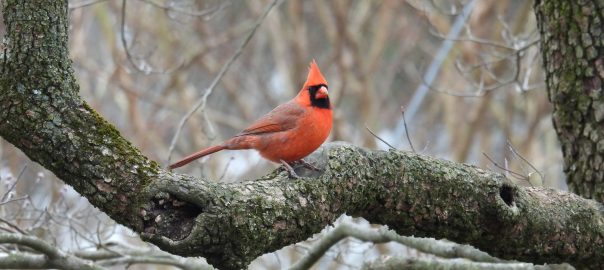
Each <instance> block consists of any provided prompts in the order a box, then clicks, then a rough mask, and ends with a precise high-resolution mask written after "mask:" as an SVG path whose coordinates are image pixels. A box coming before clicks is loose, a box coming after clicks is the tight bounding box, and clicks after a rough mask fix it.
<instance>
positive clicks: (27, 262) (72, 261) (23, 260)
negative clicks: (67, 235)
mask: <svg viewBox="0 0 604 270" xmlns="http://www.w3.org/2000/svg"><path fill="white" fill-rule="evenodd" d="M0 243H1V244H18V245H22V246H27V247H30V248H32V249H34V250H36V251H39V252H41V253H43V254H44V255H34V254H24V253H16V254H9V255H8V256H5V257H0V268H2V269H8V268H19V269H44V268H59V269H74V270H80V269H81V270H86V269H91V270H100V269H103V268H102V267H99V266H96V265H94V264H92V263H90V262H89V261H85V260H82V259H80V258H78V257H75V256H73V255H70V254H67V253H64V252H63V251H61V250H59V249H57V248H56V247H54V246H51V245H49V244H48V243H46V242H44V241H43V240H41V239H38V238H36V237H33V236H26V235H20V234H11V233H0Z"/></svg>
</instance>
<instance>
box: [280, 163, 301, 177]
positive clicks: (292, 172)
mask: <svg viewBox="0 0 604 270" xmlns="http://www.w3.org/2000/svg"><path fill="white" fill-rule="evenodd" d="M281 164H283V167H285V169H286V170H287V172H288V173H289V176H290V177H291V178H294V179H300V178H301V177H300V176H299V175H298V174H297V173H296V171H294V168H292V166H290V165H289V163H287V162H285V161H283V160H281Z"/></svg>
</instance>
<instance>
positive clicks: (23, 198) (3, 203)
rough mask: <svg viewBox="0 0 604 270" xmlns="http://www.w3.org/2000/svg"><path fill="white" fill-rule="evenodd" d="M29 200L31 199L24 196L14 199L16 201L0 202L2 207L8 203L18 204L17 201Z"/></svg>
mask: <svg viewBox="0 0 604 270" xmlns="http://www.w3.org/2000/svg"><path fill="white" fill-rule="evenodd" d="M28 198H29V196H28V195H24V196H21V197H19V198H14V199H11V200H8V201H2V202H0V205H5V204H7V203H12V202H16V201H22V200H27V199H28Z"/></svg>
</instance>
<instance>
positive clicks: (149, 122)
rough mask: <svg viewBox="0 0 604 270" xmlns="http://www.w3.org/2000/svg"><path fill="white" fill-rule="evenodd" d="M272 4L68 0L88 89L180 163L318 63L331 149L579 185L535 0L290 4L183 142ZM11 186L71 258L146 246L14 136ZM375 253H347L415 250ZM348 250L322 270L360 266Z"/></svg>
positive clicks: (32, 222)
mask: <svg viewBox="0 0 604 270" xmlns="http://www.w3.org/2000/svg"><path fill="white" fill-rule="evenodd" d="M271 2H273V0H262V1H260V0H259V1H220V0H210V1H202V0H197V1H196V0H129V1H119V0H106V1H103V0H100V1H99V0H90V1H87V0H78V1H76V0H70V12H71V26H70V31H71V33H70V34H71V35H70V52H71V57H72V59H73V66H74V69H75V73H76V76H77V79H78V81H79V83H80V93H81V95H82V96H83V98H84V99H85V100H86V101H87V102H88V103H89V104H90V105H91V106H92V107H93V108H94V109H96V110H97V111H98V112H99V113H101V114H102V115H103V116H104V117H105V118H106V119H108V120H109V121H110V122H111V123H113V124H114V125H115V126H116V127H117V128H118V129H119V130H120V131H121V133H122V135H123V136H125V137H126V138H127V139H129V140H130V141H131V142H132V143H133V144H134V145H136V146H137V147H138V148H139V149H141V151H142V152H143V153H144V154H145V155H147V156H148V157H150V158H151V159H154V160H156V161H158V162H160V163H161V164H162V165H164V166H166V165H167V164H168V160H169V159H171V161H175V160H177V159H180V158H181V157H183V156H185V155H188V154H189V153H191V152H193V151H196V150H198V149H200V148H204V147H207V146H210V145H213V144H217V143H220V142H221V141H222V140H224V139H228V138H229V137H231V136H233V135H235V134H237V133H238V132H239V131H241V130H242V129H244V128H245V127H246V126H247V125H248V124H249V123H251V122H253V121H254V120H255V119H257V118H258V117H260V116H262V115H264V114H265V113H266V112H268V111H270V110H271V109H272V108H274V107H275V106H277V105H279V104H281V103H283V102H286V101H287V100H289V99H291V98H292V97H293V96H294V95H295V94H296V93H297V92H298V91H299V90H300V87H301V86H302V84H303V82H304V80H305V78H306V73H307V67H308V64H309V63H310V61H311V60H312V59H316V61H317V62H318V64H319V67H320V68H321V71H322V72H323V74H324V75H325V77H326V79H327V80H328V82H329V87H330V98H331V100H332V102H333V106H334V117H335V118H334V127H333V130H332V133H331V136H330V139H329V141H346V142H350V143H353V144H355V145H359V146H363V147H367V148H370V149H383V150H387V149H389V148H390V147H394V148H396V149H399V150H403V151H416V152H418V153H421V154H424V155H430V156H435V157H439V158H444V159H448V160H452V161H455V162H463V163H469V164H474V165H476V166H479V167H482V168H485V169H490V170H495V171H499V172H502V173H505V174H506V175H507V176H508V178H510V179H511V180H513V181H515V182H516V183H518V184H520V185H545V186H550V187H554V188H559V189H565V188H566V185H565V183H564V175H563V173H562V157H561V152H560V150H559V145H558V141H557V137H556V134H555V131H554V129H553V127H552V121H551V117H550V114H551V108H550V104H549V102H548V100H547V92H546V90H545V88H544V74H543V71H542V68H541V54H540V52H539V47H538V45H539V44H538V41H539V33H538V31H537V28H536V23H535V18H534V14H533V11H532V1H524V0H506V1H496V0H480V1H477V0H469V1H468V0H466V1H455V0H433V1H428V0H408V1H398V0H382V1H370V0H335V1H322V0H312V1H310V0H309V1H297V0H289V1H278V5H277V6H275V7H274V8H273V9H272V10H271V12H270V13H269V15H268V16H267V17H266V18H265V19H264V21H263V22H262V24H261V25H260V26H259V28H258V30H257V32H255V33H254V35H253V36H252V37H251V40H250V42H249V44H247V45H246V46H245V47H244V48H243V50H242V53H241V55H239V56H238V58H237V59H236V60H235V61H234V62H233V64H232V66H230V69H229V70H228V71H227V72H226V74H225V75H224V76H223V77H222V78H221V80H220V81H219V83H218V84H217V85H216V87H215V88H214V89H213V91H212V92H211V94H210V95H209V96H208V97H207V105H206V106H205V108H204V109H203V110H198V111H197V112H196V113H194V114H193V115H192V116H191V117H190V118H189V119H188V121H186V122H185V124H184V126H183V127H182V129H181V131H180V133H179V134H178V136H177V137H176V139H174V138H175V134H176V131H177V130H178V129H179V121H181V120H182V119H183V117H184V116H185V114H186V113H187V112H188V111H189V110H191V109H192V108H193V107H194V106H195V104H196V103H197V102H198V101H199V100H200V98H201V97H202V96H203V95H204V94H205V93H206V91H207V89H208V87H209V86H210V85H211V83H212V81H213V80H214V79H215V78H216V76H217V74H218V72H219V70H220V69H221V68H222V67H223V66H224V65H225V64H226V63H227V61H228V60H229V59H230V58H231V57H232V56H233V55H234V54H235V52H236V51H237V49H238V48H239V47H240V46H241V44H242V43H243V42H244V40H245V39H246V37H248V35H249V33H250V31H251V30H252V29H253V27H254V26H255V25H256V24H257V21H258V18H259V17H260V16H261V15H262V13H263V12H264V11H265V10H266V9H267V7H268V6H269V5H270V4H271ZM2 31H4V26H2ZM401 107H403V108H404V118H405V121H403V114H402V111H401ZM405 122H406V128H405ZM368 129H370V130H371V131H372V132H373V133H375V135H372V134H371V132H369V130H368ZM378 137H379V138H378ZM380 139H382V140H384V141H386V142H387V143H388V144H390V146H389V145H386V144H385V143H383V142H382V141H381V140H380ZM173 140H174V144H172V141H173ZM410 142H411V143H410ZM171 148H173V149H172V151H171ZM276 167H277V165H276V164H272V163H270V162H268V161H265V160H263V159H261V158H260V156H259V155H258V154H257V153H256V152H254V151H223V152H219V153H216V154H213V155H211V156H209V157H206V158H203V159H201V160H198V161H196V162H193V163H192V164H190V165H188V166H185V167H183V168H180V169H178V170H177V171H178V172H179V173H186V174H191V175H195V176H202V177H206V178H207V179H208V180H209V181H222V182H234V181H241V180H246V179H254V178H257V177H259V176H262V175H264V174H267V173H269V172H270V171H271V170H272V169H274V168H276ZM19 175H20V176H19ZM529 180H531V181H529ZM0 181H2V187H1V190H0V191H1V192H2V193H4V194H5V198H3V202H2V204H1V205H0V216H1V217H3V219H6V220H7V221H10V222H11V223H13V224H17V225H18V226H19V227H21V228H23V229H24V230H27V231H28V232H35V233H36V235H39V236H40V237H42V238H44V239H48V240H49V241H54V242H57V243H61V244H62V245H63V246H64V248H66V249H84V248H90V247H95V246H99V244H100V245H102V244H103V243H107V242H111V241H121V242H129V243H132V244H136V245H138V244H139V243H138V241H137V237H136V236H135V235H134V234H133V233H131V232H128V230H126V229H124V228H121V227H119V226H118V227H116V226H115V225H114V224H113V223H112V222H111V221H110V220H109V219H108V218H106V217H105V216H104V215H103V214H101V213H99V212H98V211H97V210H91V209H93V208H92V207H91V206H89V205H88V203H87V201H86V200H85V199H82V198H81V197H80V196H79V195H78V194H77V193H75V192H74V191H73V190H72V189H71V188H69V187H66V186H64V185H63V184H62V182H61V181H60V180H57V179H55V177H54V176H53V175H52V174H51V173H49V172H47V171H45V170H44V169H43V168H41V167H40V166H38V165H36V164H34V163H31V162H30V161H28V159H27V158H26V157H25V156H24V155H23V154H22V153H21V152H20V151H19V150H17V149H15V148H14V147H12V146H11V145H10V144H8V143H7V142H5V141H3V140H0ZM53 209H54V210H53ZM42 217H45V218H42ZM51 217H52V218H51ZM359 222H361V223H362V221H359ZM95 224H103V225H98V226H97V225H95ZM2 226H5V225H3V224H2V223H0V227H2ZM13 230H14V229H13ZM99 232H102V233H99ZM299 245H302V244H299ZM363 245H367V244H358V243H357V245H356V246H361V248H360V249H359V252H354V251H352V252H351V251H350V250H348V251H346V252H344V254H348V255H346V256H349V255H350V254H352V255H355V254H356V256H357V258H358V257H359V254H360V258H361V259H362V258H364V257H365V258H366V257H367V256H368V255H367V254H369V253H375V254H378V255H379V254H385V253H388V252H394V253H396V252H399V251H400V250H401V249H400V247H399V248H389V247H388V246H387V245H386V248H384V245H380V247H377V248H376V246H375V245H369V247H366V248H363V247H362V246H363ZM347 248H349V247H347ZM347 248H345V249H347ZM299 249H300V248H296V247H293V248H291V250H293V251H291V250H290V251H282V252H285V253H284V254H286V253H287V254H290V253H292V252H293V254H294V255H291V254H290V255H283V256H277V255H274V256H272V257H270V258H266V257H267V256H268V255H267V256H264V257H262V258H261V259H259V260H257V261H256V262H255V265H256V267H259V268H260V269H262V268H266V267H269V268H275V269H278V268H280V266H279V265H281V267H283V265H287V262H288V261H290V260H292V259H294V258H296V256H298V257H299V255H300V254H298V253H300V252H302V253H303V250H302V251H300V250H299ZM368 250H370V251H368ZM407 252H412V251H407ZM295 254H298V255H295ZM341 254H342V253H337V252H336V253H335V254H334V255H333V256H332V257H331V259H330V260H329V261H327V262H323V263H324V264H326V265H331V266H334V265H338V266H340V267H344V268H343V269H346V267H349V268H354V265H357V266H358V262H357V263H352V262H349V261H347V260H348V259H346V258H345V257H346V256H344V257H341V256H343V255H341ZM378 255H375V256H378ZM285 256H289V257H287V259H284V258H285ZM350 260H354V259H350ZM357 260H358V259H357ZM361 261H362V260H361ZM332 264H333V265H332ZM331 266H330V267H331ZM145 267H146V266H145ZM149 267H151V266H149ZM160 268H161V267H160Z"/></svg>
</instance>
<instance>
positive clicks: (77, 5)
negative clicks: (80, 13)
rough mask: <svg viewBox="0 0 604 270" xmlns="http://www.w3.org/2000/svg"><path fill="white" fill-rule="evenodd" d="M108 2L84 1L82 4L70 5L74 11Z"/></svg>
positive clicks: (99, 0) (101, 0)
mask: <svg viewBox="0 0 604 270" xmlns="http://www.w3.org/2000/svg"><path fill="white" fill-rule="evenodd" d="M107 1H108V0H92V1H88V2H84V1H82V3H77V4H69V9H71V10H74V9H78V8H83V7H88V6H92V5H96V4H100V3H104V2H107Z"/></svg>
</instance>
